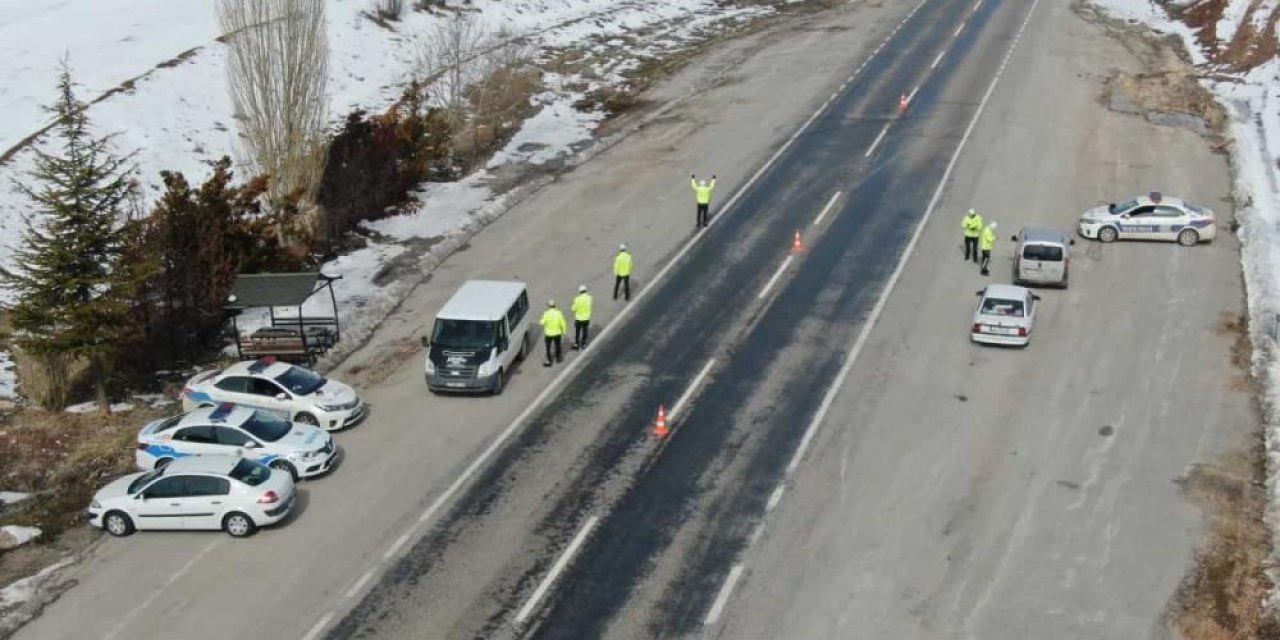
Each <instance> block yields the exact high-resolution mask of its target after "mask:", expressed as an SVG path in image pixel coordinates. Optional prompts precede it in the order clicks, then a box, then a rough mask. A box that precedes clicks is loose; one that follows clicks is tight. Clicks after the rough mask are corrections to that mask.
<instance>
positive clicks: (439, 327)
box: [431, 319, 498, 350]
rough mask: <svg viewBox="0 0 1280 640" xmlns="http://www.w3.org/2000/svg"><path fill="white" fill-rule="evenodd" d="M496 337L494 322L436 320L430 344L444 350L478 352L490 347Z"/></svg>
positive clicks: (495, 324) (496, 329)
mask: <svg viewBox="0 0 1280 640" xmlns="http://www.w3.org/2000/svg"><path fill="white" fill-rule="evenodd" d="M497 335H498V326H497V323H495V322H485V321H481V320H445V319H437V320H436V328H435V331H433V332H432V333H431V344H437V345H440V346H441V347H443V348H445V349H468V350H479V349H484V348H485V347H489V346H492V345H493V343H494V342H495V338H496V336H497Z"/></svg>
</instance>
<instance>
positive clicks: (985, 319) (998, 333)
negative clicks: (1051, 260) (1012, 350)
mask: <svg viewBox="0 0 1280 640" xmlns="http://www.w3.org/2000/svg"><path fill="white" fill-rule="evenodd" d="M977 295H978V298H979V300H978V308H977V309H976V310H974V312H973V324H972V325H971V326H970V328H969V339H970V340H973V341H974V342H980V343H983V344H996V345H1006V346H1013V347H1025V346H1027V344H1028V343H1030V342H1031V330H1032V329H1033V328H1034V327H1035V323H1036V307H1037V306H1039V305H1038V303H1039V302H1040V296H1037V295H1036V294H1034V293H1031V291H1030V290H1028V289H1026V288H1025V287H1019V286H1015V285H1011V284H989V285H987V286H986V288H984V289H983V290H982V291H979V292H978V293H977Z"/></svg>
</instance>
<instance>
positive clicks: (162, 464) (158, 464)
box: [155, 458, 173, 469]
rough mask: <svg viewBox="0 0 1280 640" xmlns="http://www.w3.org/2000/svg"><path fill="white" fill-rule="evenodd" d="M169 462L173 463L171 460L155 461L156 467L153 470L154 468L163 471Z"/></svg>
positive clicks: (161, 459)
mask: <svg viewBox="0 0 1280 640" xmlns="http://www.w3.org/2000/svg"><path fill="white" fill-rule="evenodd" d="M170 462H173V458H160V459H159V460H156V466H155V468H156V469H163V468H165V467H167V466H169V463H170Z"/></svg>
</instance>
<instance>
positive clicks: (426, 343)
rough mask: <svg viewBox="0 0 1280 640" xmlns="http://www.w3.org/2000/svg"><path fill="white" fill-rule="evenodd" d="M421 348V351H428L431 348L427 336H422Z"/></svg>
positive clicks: (429, 339)
mask: <svg viewBox="0 0 1280 640" xmlns="http://www.w3.org/2000/svg"><path fill="white" fill-rule="evenodd" d="M422 348H423V349H430V348H431V338H429V337H427V336H422Z"/></svg>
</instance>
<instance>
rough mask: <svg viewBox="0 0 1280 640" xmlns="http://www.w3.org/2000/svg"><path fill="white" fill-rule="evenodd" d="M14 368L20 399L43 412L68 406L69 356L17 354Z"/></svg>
mask: <svg viewBox="0 0 1280 640" xmlns="http://www.w3.org/2000/svg"><path fill="white" fill-rule="evenodd" d="M13 360H14V364H15V366H16V367H17V373H18V379H19V380H21V381H22V395H23V396H24V397H26V398H27V399H28V400H30V401H31V402H34V403H35V404H36V405H37V406H39V407H42V408H45V409H55V410H56V409H61V408H62V407H65V406H67V401H68V400H69V398H70V395H71V356H69V355H67V354H63V353H56V352H53V353H41V354H29V353H21V352H20V353H16V354H14V359H13Z"/></svg>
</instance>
